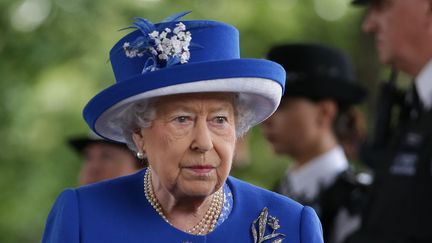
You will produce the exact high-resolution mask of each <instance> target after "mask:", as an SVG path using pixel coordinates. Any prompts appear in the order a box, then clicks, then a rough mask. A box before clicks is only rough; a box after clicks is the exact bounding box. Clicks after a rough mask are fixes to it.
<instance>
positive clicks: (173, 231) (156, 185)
mask: <svg viewBox="0 0 432 243" xmlns="http://www.w3.org/2000/svg"><path fill="white" fill-rule="evenodd" d="M186 13H187V12H186ZM186 13H180V14H176V15H174V16H171V17H168V18H167V19H165V20H164V21H163V22H161V23H158V24H153V23H151V22H150V21H148V20H145V19H142V18H136V22H135V23H133V25H132V27H131V28H132V29H136V30H134V31H133V32H131V33H129V34H127V35H126V36H125V37H123V38H122V39H121V40H119V41H118V42H117V44H115V45H114V47H113V48H112V49H111V52H110V61H111V64H112V67H113V71H114V75H115V77H116V81H117V82H116V83H115V84H114V85H112V86H110V87H108V88H107V89H105V90H103V91H102V92H100V93H99V94H97V95H96V96H95V97H94V98H93V99H91V100H90V101H89V103H88V104H87V105H86V107H85V108H84V118H85V120H86V121H87V123H88V125H89V127H90V128H91V129H92V130H93V131H94V132H96V133H97V134H99V135H101V136H102V137H105V138H108V139H111V140H114V141H118V142H125V143H127V144H128V146H129V147H130V148H132V149H133V150H134V151H135V152H136V154H137V157H139V158H146V159H147V161H148V163H149V166H148V167H147V168H146V169H144V170H141V171H139V172H138V173H136V174H133V175H130V176H126V177H121V178H118V179H113V180H108V181H104V182H101V183H96V184H92V185H89V186H85V187H81V188H77V189H68V190H65V191H64V192H63V193H61V195H60V196H59V197H58V199H57V201H56V203H55V204H54V206H53V208H52V211H51V212H50V214H49V216H48V220H47V224H46V229H45V233H44V236H43V240H42V242H44V243H45V242H62V243H69V242H82V243H87V242H92V243H93V242H104V243H109V242H128V243H134V242H256V243H258V242H289V243H300V242H302V243H322V242H323V240H322V229H321V224H320V222H319V219H318V217H317V215H316V213H315V211H314V210H313V209H312V208H310V207H307V206H302V205H300V204H299V203H297V202H294V201H293V200H291V199H289V198H287V197H284V196H282V195H279V194H276V193H273V192H270V191H267V190H265V189H261V188H258V187H256V186H253V185H250V184H248V183H246V182H243V181H240V180H238V179H235V178H233V177H229V172H230V170H231V165H232V160H233V156H234V150H235V144H236V141H237V138H238V137H240V136H241V135H242V134H244V133H246V132H247V130H248V129H249V128H250V127H252V126H254V125H256V124H259V123H260V122H262V121H263V120H265V119H266V118H267V117H269V116H270V115H271V114H272V113H273V112H274V110H276V108H277V106H278V104H279V102H280V98H281V96H282V90H283V89H284V86H285V71H284V70H283V68H282V67H281V66H280V65H278V64H276V63H274V62H271V61H268V60H260V59H242V58H240V56H239V33H238V30H237V29H236V28H235V27H233V26H231V25H228V24H225V23H221V22H217V21H210V20H191V21H179V18H181V17H182V16H183V15H185V14H186Z"/></svg>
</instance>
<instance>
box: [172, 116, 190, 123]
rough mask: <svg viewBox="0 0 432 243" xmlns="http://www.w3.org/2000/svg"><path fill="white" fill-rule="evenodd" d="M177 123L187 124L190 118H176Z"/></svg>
mask: <svg viewBox="0 0 432 243" xmlns="http://www.w3.org/2000/svg"><path fill="white" fill-rule="evenodd" d="M175 121H177V122H179V123H185V122H187V121H188V117H187V116H178V117H176V118H175Z"/></svg>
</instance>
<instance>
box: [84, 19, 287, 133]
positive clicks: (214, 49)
mask: <svg viewBox="0 0 432 243" xmlns="http://www.w3.org/2000/svg"><path fill="white" fill-rule="evenodd" d="M181 22H182V23H184V24H185V26H186V30H187V31H190V33H191V35H192V43H194V44H196V45H197V46H200V47H199V48H192V47H191V48H190V59H189V61H188V62H187V63H185V64H177V65H174V66H170V67H166V68H161V69H159V70H156V71H152V72H146V73H144V74H142V70H143V67H144V66H145V63H146V61H147V59H148V57H149V55H144V56H143V57H134V58H129V57H127V56H126V55H125V52H124V51H123V44H124V43H125V42H133V41H134V40H135V39H136V38H137V37H139V36H140V35H142V33H141V32H140V31H138V30H136V31H133V32H131V33H129V34H127V35H126V36H125V37H123V38H122V39H121V40H120V41H119V42H117V44H115V45H114V47H113V48H112V49H111V52H110V62H111V64H112V68H113V71H114V75H115V77H116V84H114V85H112V86H111V87H109V88H107V89H105V90H103V91H102V92H100V93H99V94H98V95H96V96H95V97H94V98H93V99H91V100H90V102H89V103H88V104H87V105H86V107H85V108H84V111H83V116H84V119H85V120H86V122H87V124H88V125H89V127H90V128H91V129H92V130H93V131H95V132H96V133H98V132H97V131H96V129H95V123H96V120H97V119H98V118H99V117H100V116H101V114H102V113H103V112H105V111H106V110H108V109H109V108H110V107H112V106H113V105H115V104H117V103H118V102H120V101H122V100H124V99H127V98H129V97H131V96H134V95H137V94H140V93H144V92H147V91H150V90H154V89H158V88H163V87H167V86H172V85H178V84H184V83H189V82H195V81H204V80H212V79H226V78H264V79H268V80H271V81H274V82H276V83H277V84H279V85H280V86H281V89H282V92H283V90H284V87H285V77H286V73H285V70H284V69H283V68H282V66H280V65H279V64H277V63H275V62H272V61H268V60H262V59H241V58H240V47H239V33H238V30H237V29H236V28H235V27H233V26H231V25H228V24H225V23H221V22H216V21H208V20H192V21H181ZM177 23H178V22H172V23H168V24H167V26H169V27H170V28H171V29H173V28H174V27H175V24H177ZM170 25H171V26H170ZM99 135H101V136H103V134H99Z"/></svg>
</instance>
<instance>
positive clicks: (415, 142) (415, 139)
mask: <svg viewBox="0 0 432 243" xmlns="http://www.w3.org/2000/svg"><path fill="white" fill-rule="evenodd" d="M423 140H424V138H423V135H421V134H419V133H415V132H409V133H407V135H406V136H405V139H404V145H405V146H408V147H411V148H419V147H421V145H422V144H423Z"/></svg>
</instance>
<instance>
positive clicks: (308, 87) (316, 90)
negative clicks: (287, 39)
mask: <svg viewBox="0 0 432 243" xmlns="http://www.w3.org/2000/svg"><path fill="white" fill-rule="evenodd" d="M268 59H270V60H272V61H275V62H277V63H279V64H281V65H282V66H283V67H284V68H285V70H286V72H287V74H288V75H287V80H286V84H285V93H284V96H283V97H306V98H309V99H312V100H321V99H325V98H332V99H335V100H336V101H337V102H338V103H340V104H344V105H351V104H355V103H359V102H361V101H363V100H364V98H365V97H366V94H367V92H366V90H365V89H364V88H363V87H361V86H360V85H358V84H357V83H356V80H355V75H354V71H353V67H352V65H351V63H350V61H349V59H348V57H347V56H345V55H344V54H343V53H342V52H340V51H338V50H336V49H334V48H330V47H326V46H323V45H317V44H288V45H281V46H276V47H273V48H272V49H271V50H270V52H269V54H268Z"/></svg>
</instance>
